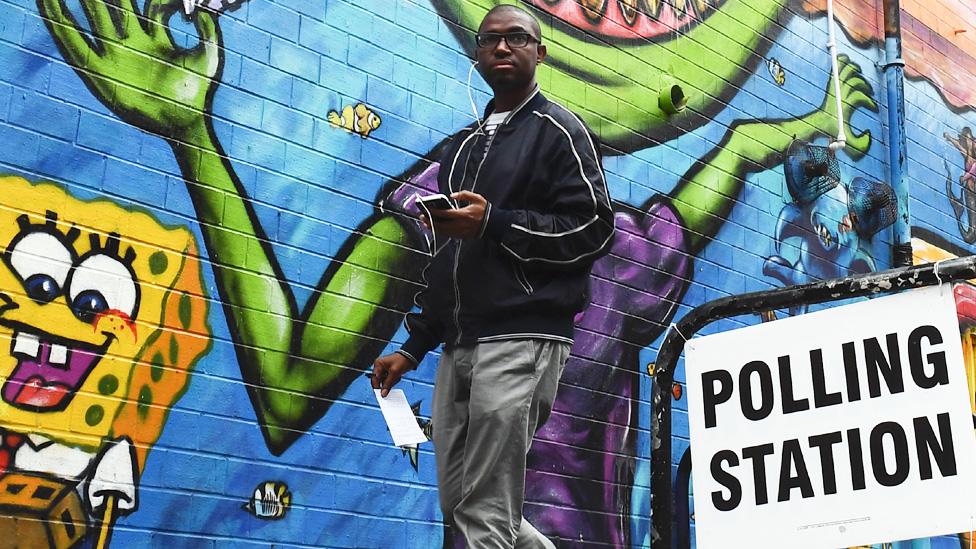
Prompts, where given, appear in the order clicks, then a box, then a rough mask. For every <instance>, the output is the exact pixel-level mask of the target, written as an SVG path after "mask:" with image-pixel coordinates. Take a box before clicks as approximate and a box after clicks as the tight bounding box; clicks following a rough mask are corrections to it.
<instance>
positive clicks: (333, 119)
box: [328, 103, 383, 138]
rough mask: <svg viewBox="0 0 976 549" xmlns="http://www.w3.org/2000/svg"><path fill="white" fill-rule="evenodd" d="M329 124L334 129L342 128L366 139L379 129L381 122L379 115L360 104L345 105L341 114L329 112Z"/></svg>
mask: <svg viewBox="0 0 976 549" xmlns="http://www.w3.org/2000/svg"><path fill="white" fill-rule="evenodd" d="M328 120H329V123H330V124H332V127H334V128H343V129H345V130H347V131H350V132H352V133H356V134H359V136H360V137H363V138H365V137H367V136H368V135H369V132H371V131H373V130H375V129H376V128H379V127H380V124H382V123H383V121H382V120H381V119H380V115H378V114H376V113H375V112H373V111H372V110H370V109H369V107H367V106H366V105H364V104H362V103H357V104H356V105H355V106H353V105H346V106H345V107H343V108H342V114H339V113H338V112H337V111H329V114H328Z"/></svg>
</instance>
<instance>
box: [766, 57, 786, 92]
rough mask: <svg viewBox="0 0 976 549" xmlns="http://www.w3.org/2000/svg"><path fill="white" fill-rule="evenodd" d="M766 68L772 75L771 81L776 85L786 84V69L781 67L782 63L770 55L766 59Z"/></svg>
mask: <svg viewBox="0 0 976 549" xmlns="http://www.w3.org/2000/svg"><path fill="white" fill-rule="evenodd" d="M766 69H767V70H768V71H769V75H770V76H772V77H773V82H776V85H777V86H782V85H784V84H786V70H785V69H783V65H780V63H779V60H778V59H776V58H775V57H770V58H769V60H767V61H766Z"/></svg>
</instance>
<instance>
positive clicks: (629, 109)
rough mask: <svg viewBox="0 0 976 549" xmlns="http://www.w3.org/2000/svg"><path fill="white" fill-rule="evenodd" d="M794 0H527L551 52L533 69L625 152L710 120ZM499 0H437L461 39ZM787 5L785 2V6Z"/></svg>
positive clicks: (469, 39) (550, 91) (469, 36)
mask: <svg viewBox="0 0 976 549" xmlns="http://www.w3.org/2000/svg"><path fill="white" fill-rule="evenodd" d="M791 1H792V0H525V1H523V2H522V5H523V6H525V7H527V8H528V9H529V11H531V12H532V13H534V14H535V15H536V17H537V19H539V21H540V23H541V25H542V35H543V43H545V44H546V46H547V48H548V52H549V56H548V58H547V59H546V62H545V63H544V64H543V65H541V66H540V67H539V70H538V72H537V75H536V78H537V80H538V81H539V85H540V86H541V87H542V89H543V91H544V92H545V93H546V95H547V96H549V97H551V98H553V99H556V100H558V101H560V102H561V103H563V104H565V105H566V106H567V107H569V108H570V109H572V110H573V111H575V112H576V113H577V114H579V115H580V116H581V117H582V118H583V120H584V121H586V123H587V124H588V125H589V126H590V127H591V128H592V129H593V130H594V131H595V132H596V133H597V134H598V135H599V136H600V138H601V140H602V141H603V143H604V145H606V146H607V147H608V148H609V151H610V152H619V153H628V152H633V151H636V150H640V149H644V148H648V147H651V146H654V145H656V144H659V143H661V142H664V141H668V140H670V139H673V138H675V137H677V136H678V135H681V134H682V133H685V132H689V131H693V130H694V129H696V128H698V127H700V126H702V125H703V124H705V123H707V122H708V121H709V120H710V119H711V118H712V117H714V115H715V114H717V113H718V112H719V111H720V110H721V109H722V108H724V107H725V106H726V104H727V102H728V101H729V100H730V99H731V97H732V96H733V95H735V93H736V92H738V90H739V87H740V85H741V84H742V82H743V81H745V79H746V78H748V76H749V75H750V74H752V72H753V70H754V68H755V66H756V64H757V63H758V61H759V60H760V59H761V58H762V56H763V54H764V52H765V50H766V49H767V48H768V46H769V44H770V43H771V40H772V39H773V38H774V37H775V36H774V35H775V33H776V32H778V31H779V29H781V28H782V25H783V24H784V23H785V21H784V20H783V18H782V17H780V12H781V11H783V10H784V8H785V6H786V5H787V4H788V3H789V2H791ZM500 3H510V2H502V1H501V0H471V1H466V2H453V1H450V0H434V5H435V6H436V7H437V9H438V11H439V13H440V14H441V16H442V17H444V18H445V19H446V20H448V21H458V22H459V23H460V25H459V26H452V28H454V29H455V34H456V36H457V38H458V40H460V41H461V43H462V44H464V45H465V47H466V48H467V49H468V50H469V51H473V50H474V38H473V37H474V31H475V29H477V28H478V25H479V24H480V23H481V20H482V19H483V18H484V16H485V14H486V13H487V12H488V10H489V9H491V8H492V7H493V6H495V5H497V4H500ZM784 13H788V12H784ZM673 85H678V86H680V87H681V88H682V91H683V92H684V95H685V96H686V97H687V98H688V108H687V109H686V110H684V111H683V112H681V113H679V114H675V115H671V116H669V115H668V114H666V113H665V112H664V111H663V110H662V109H661V107H660V106H659V104H658V93H659V91H660V90H663V89H670V88H671V87H672V86H673Z"/></svg>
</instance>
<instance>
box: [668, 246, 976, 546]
mask: <svg viewBox="0 0 976 549" xmlns="http://www.w3.org/2000/svg"><path fill="white" fill-rule="evenodd" d="M971 278H976V255H972V256H967V257H960V258H957V259H949V260H944V261H939V262H938V263H928V264H925V265H915V266H912V267H900V268H897V269H890V270H887V271H881V272H876V273H868V274H865V275H857V276H850V277H846V278H836V279H833V280H825V281H821V282H814V283H811V284H803V285H799V286H787V287H785V288H777V289H774V290H766V291H762V292H752V293H748V294H740V295H734V296H729V297H724V298H721V299H716V300H713V301H709V302H708V303H704V304H702V305H699V306H698V307H696V308H695V309H693V310H692V311H691V312H690V313H688V314H687V315H685V316H684V317H682V319H681V320H680V321H679V322H677V323H676V324H675V325H674V326H672V327H671V330H670V331H669V332H668V335H667V337H666V338H665V340H664V343H663V344H662V345H661V349H660V351H659V352H658V355H657V361H656V363H655V365H654V384H653V386H654V389H653V391H652V394H651V492H652V494H653V500H652V502H651V525H652V530H651V546H652V547H655V548H658V547H665V548H668V549H670V548H672V547H674V545H673V543H674V542H675V541H678V540H680V542H681V543H680V545H679V549H684V548H685V547H688V546H690V543H691V542H690V539H691V536H690V533H689V532H688V529H689V528H690V525H689V524H688V521H687V520H684V521H683V522H684V524H676V523H675V516H674V509H675V503H676V500H675V496H676V494H675V493H674V491H673V490H672V486H671V386H672V383H673V382H674V367H675V365H676V364H677V362H678V357H679V356H680V355H681V352H682V351H683V350H684V343H685V338H689V339H690V338H691V337H692V336H694V334H696V333H698V331H699V330H701V329H702V328H703V327H705V326H706V325H708V324H709V323H711V322H713V321H716V320H721V319H723V318H728V317H733V316H739V315H743V314H755V313H762V312H767V311H774V310H777V309H782V308H785V307H790V306H793V305H804V304H806V305H811V304H816V303H827V302H831V301H838V300H842V299H850V298H854V297H864V296H872V295H877V294H882V293H888V292H897V291H899V290H906V289H909V288H922V287H924V286H934V285H936V284H941V283H948V282H953V281H956V280H967V279H971ZM685 486H686V485H685ZM680 497H684V498H685V499H687V498H688V494H687V491H686V492H685V493H684V494H680ZM685 507H687V504H685ZM676 528H678V529H680V530H679V535H678V536H676V537H677V539H675V536H672V534H673V533H674V531H675V529H676Z"/></svg>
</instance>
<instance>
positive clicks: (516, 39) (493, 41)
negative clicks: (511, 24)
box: [474, 32, 539, 49]
mask: <svg viewBox="0 0 976 549" xmlns="http://www.w3.org/2000/svg"><path fill="white" fill-rule="evenodd" d="M502 39H504V40H505V43H506V44H508V47H510V48H524V47H525V46H527V45H528V44H529V42H530V41H533V40H534V41H536V42H538V41H539V40H538V39H537V38H536V37H534V36H532V35H531V34H529V33H527V32H506V33H498V32H481V33H478V34H476V35H474V41H475V43H476V44H477V45H478V47H479V48H485V49H493V48H496V47H498V43H499V42H501V41H502Z"/></svg>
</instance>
